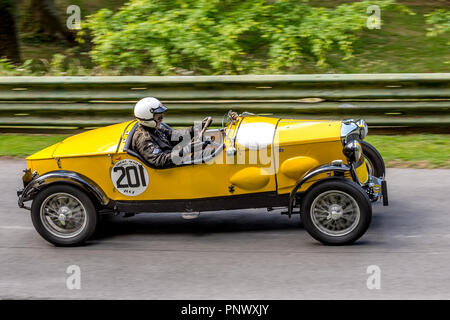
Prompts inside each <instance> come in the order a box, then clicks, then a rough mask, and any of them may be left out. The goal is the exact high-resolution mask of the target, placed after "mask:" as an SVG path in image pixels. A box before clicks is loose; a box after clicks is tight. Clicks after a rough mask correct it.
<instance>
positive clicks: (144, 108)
mask: <svg viewBox="0 0 450 320" xmlns="http://www.w3.org/2000/svg"><path fill="white" fill-rule="evenodd" d="M166 110H167V108H166V107H164V106H163V104H162V103H161V101H159V100H158V99H156V98H153V97H147V98H143V99H141V100H139V101H138V102H137V103H136V105H135V106H134V116H135V117H136V119H137V120H138V121H139V123H140V124H142V125H143V126H146V127H149V128H156V124H157V121H156V120H155V114H158V113H163V112H165V111H166Z"/></svg>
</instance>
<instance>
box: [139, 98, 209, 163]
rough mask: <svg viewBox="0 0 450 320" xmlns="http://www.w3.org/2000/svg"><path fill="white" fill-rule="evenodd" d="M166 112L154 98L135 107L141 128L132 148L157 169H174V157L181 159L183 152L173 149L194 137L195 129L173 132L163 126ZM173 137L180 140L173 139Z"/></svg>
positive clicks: (143, 100)
mask: <svg viewBox="0 0 450 320" xmlns="http://www.w3.org/2000/svg"><path fill="white" fill-rule="evenodd" d="M166 110H167V108H166V107H165V106H163V104H162V103H161V102H160V101H159V100H158V99H156V98H153V97H148V98H143V99H141V100H139V101H138V102H137V103H136V105H135V107H134V116H135V117H136V119H137V121H138V122H139V126H138V128H137V129H136V131H135V133H134V135H133V138H132V141H131V148H132V149H133V150H135V151H136V152H138V153H139V154H140V155H141V156H142V157H143V158H144V159H145V160H146V161H147V162H148V163H149V164H150V165H152V166H154V167H156V168H170V167H174V166H175V163H174V162H173V159H174V156H178V157H180V156H181V151H175V150H173V148H174V147H175V146H176V145H177V144H178V143H180V142H181V140H182V137H186V136H188V137H190V138H192V137H193V136H194V128H193V127H190V128H188V129H182V130H172V129H169V128H167V127H164V126H161V123H162V120H163V113H164V112H165V111H166ZM207 122H208V118H205V119H203V121H202V128H203V127H204V126H205V124H206V123H207ZM172 136H173V137H174V138H175V137H180V138H179V139H172ZM174 152H176V153H175V154H174Z"/></svg>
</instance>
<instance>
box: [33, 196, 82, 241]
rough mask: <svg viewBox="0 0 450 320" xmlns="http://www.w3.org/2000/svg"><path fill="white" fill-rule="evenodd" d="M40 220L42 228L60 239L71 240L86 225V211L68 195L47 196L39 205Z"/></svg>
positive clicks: (77, 201) (76, 200)
mask: <svg viewBox="0 0 450 320" xmlns="http://www.w3.org/2000/svg"><path fill="white" fill-rule="evenodd" d="M40 212H41V220H42V223H43V225H44V228H45V229H46V230H47V231H48V232H50V233H51V234H53V235H55V236H57V237H61V238H71V237H74V236H76V235H78V234H80V233H81V232H82V231H83V229H84V228H85V227H86V224H87V219H88V217H87V215H86V209H85V208H84V206H83V204H82V203H81V202H80V200H78V199H77V198H75V197H74V196H72V195H70V194H68V193H62V192H60V193H55V194H52V195H50V196H48V197H47V198H46V199H45V200H44V201H43V202H42V205H41V210H40Z"/></svg>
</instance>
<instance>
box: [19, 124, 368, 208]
mask: <svg viewBox="0 0 450 320" xmlns="http://www.w3.org/2000/svg"><path fill="white" fill-rule="evenodd" d="M134 124H135V122H134V121H128V122H124V123H120V124H116V125H112V126H108V127H104V128H100V129H95V130H91V131H87V132H84V133H81V134H78V135H74V136H72V137H69V138H67V139H65V140H64V141H62V142H60V143H58V144H55V145H53V146H50V147H48V148H46V149H43V150H41V151H39V152H37V153H35V154H33V155H31V156H30V157H28V158H27V166H28V168H29V169H30V170H31V172H34V171H37V173H38V174H39V175H43V174H45V173H47V172H50V171H55V170H67V171H73V172H76V173H79V174H82V175H84V176H86V177H88V178H89V179H91V180H92V181H94V182H95V183H96V184H97V185H98V186H99V187H101V189H102V190H103V191H104V193H105V194H106V196H107V197H109V198H110V199H112V200H170V199H196V198H208V197H223V196H234V195H241V194H248V193H260V192H269V191H271V192H278V194H286V193H290V192H291V191H292V189H293V188H294V186H295V185H296V183H297V182H298V181H300V180H301V178H302V177H303V176H304V175H305V174H306V173H307V172H308V171H310V170H312V169H314V168H315V167H317V166H319V165H323V164H328V163H330V162H331V161H333V160H343V162H344V163H347V160H346V158H345V156H344V155H343V153H342V142H341V137H340V128H341V122H340V121H310V120H308V121H305V120H290V119H279V118H272V117H259V116H245V117H242V116H241V117H240V118H239V119H238V120H237V121H236V122H234V123H231V124H229V125H228V126H227V127H226V128H225V134H224V141H223V142H224V145H225V146H224V148H223V149H222V150H221V151H220V152H218V153H217V155H216V156H215V157H214V158H213V159H211V160H208V161H207V163H201V164H194V165H185V166H180V167H174V168H169V169H153V168H150V167H148V166H145V165H144V164H143V163H142V162H141V161H140V160H139V159H137V158H136V157H134V156H132V155H130V154H128V153H127V152H125V151H124V146H125V142H126V139H127V138H128V133H129V131H130V130H131V128H132V127H133V125H134ZM253 129H254V130H256V131H258V130H259V131H258V132H259V133H257V134H255V135H252V130H253ZM207 133H208V131H207ZM258 135H261V137H263V136H264V137H263V138H264V139H265V144H261V145H257V146H254V145H253V144H252V143H253V140H255V141H256V140H258V138H259V137H258ZM269 138H270V139H269ZM252 139H253V140H252ZM232 148H235V149H236V153H235V154H227V150H228V151H229V150H230V149H232ZM124 159H133V160H135V161H138V162H140V163H141V164H143V165H144V167H145V170H146V171H147V173H148V186H146V189H145V191H144V192H142V193H141V194H139V195H136V196H130V195H124V194H122V193H120V192H118V190H117V189H116V188H115V187H114V183H113V181H112V180H111V179H112V178H111V170H112V168H113V167H114V165H115V164H116V163H117V162H118V161H121V160H124ZM357 174H358V177H359V179H360V181H361V182H365V181H366V180H367V177H368V176H367V168H366V166H365V165H361V166H360V167H359V168H358V169H357ZM327 176H328V174H321V175H319V176H316V177H314V179H313V180H311V181H308V182H307V183H306V184H304V185H303V186H302V188H301V189H300V190H299V191H304V190H307V188H308V187H309V186H310V185H311V184H312V183H313V182H315V181H317V180H319V179H322V178H325V177H327Z"/></svg>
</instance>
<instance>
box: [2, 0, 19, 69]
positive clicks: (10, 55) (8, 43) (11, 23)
mask: <svg viewBox="0 0 450 320" xmlns="http://www.w3.org/2000/svg"><path fill="white" fill-rule="evenodd" d="M0 58H7V59H9V60H11V61H12V62H14V63H19V62H20V48H19V37H18V34H17V24H16V3H15V0H0Z"/></svg>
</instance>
